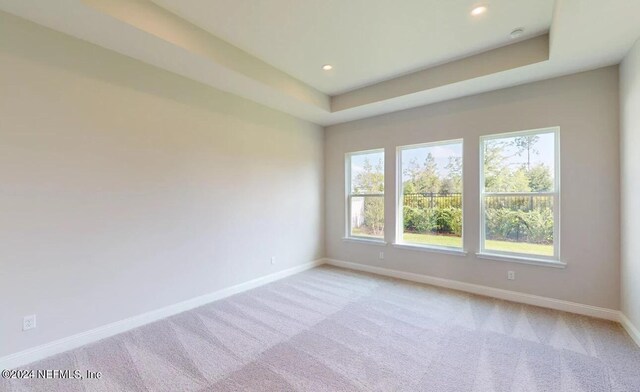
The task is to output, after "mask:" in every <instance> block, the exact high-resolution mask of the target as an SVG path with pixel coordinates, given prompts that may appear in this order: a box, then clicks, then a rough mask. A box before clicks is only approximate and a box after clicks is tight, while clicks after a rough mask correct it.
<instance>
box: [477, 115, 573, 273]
mask: <svg viewBox="0 0 640 392" xmlns="http://www.w3.org/2000/svg"><path fill="white" fill-rule="evenodd" d="M545 133H553V134H554V138H555V141H554V143H555V144H554V176H553V181H554V188H553V189H554V191H553V192H488V193H486V192H485V191H484V186H485V180H484V142H485V141H486V140H492V139H502V138H507V137H515V136H526V135H539V134H545ZM479 166H480V251H479V252H477V253H476V255H477V256H478V258H483V259H491V260H499V261H512V262H519V263H526V264H536V265H549V266H553V267H559V268H564V267H565V266H566V263H563V262H562V261H560V216H561V215H560V195H561V190H560V127H549V128H540V129H531V130H526V131H517V132H507V133H499V134H492V135H485V136H481V137H480V165H479ZM503 194H504V195H527V196H529V195H536V196H545V195H546V196H553V256H544V255H536V254H531V253H519V252H504V251H497V250H491V249H489V250H488V249H485V234H486V214H485V196H490V195H494V196H495V195H503Z"/></svg>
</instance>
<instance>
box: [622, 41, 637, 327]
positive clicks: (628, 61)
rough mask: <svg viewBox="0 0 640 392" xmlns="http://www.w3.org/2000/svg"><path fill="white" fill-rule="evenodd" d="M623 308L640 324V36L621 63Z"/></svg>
mask: <svg viewBox="0 0 640 392" xmlns="http://www.w3.org/2000/svg"><path fill="white" fill-rule="evenodd" d="M620 95H621V100H620V108H621V118H622V120H621V124H620V125H621V126H620V129H621V140H620V143H621V144H620V146H621V185H622V188H621V196H622V214H621V216H622V230H621V233H622V271H621V273H622V275H621V276H622V296H621V302H622V312H623V313H624V314H625V315H626V316H627V317H628V318H629V320H631V322H632V323H633V324H634V325H635V326H636V328H640V241H638V239H640V155H639V153H638V146H640V40H638V41H637V42H636V44H635V46H634V47H633V48H632V49H631V51H630V52H629V54H628V55H627V57H626V58H625V59H624V61H623V62H622V65H621V67H620Z"/></svg>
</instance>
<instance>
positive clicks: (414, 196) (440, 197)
mask: <svg viewBox="0 0 640 392" xmlns="http://www.w3.org/2000/svg"><path fill="white" fill-rule="evenodd" d="M403 196H404V197H403V205H404V206H405V207H411V208H422V209H433V208H449V207H453V208H462V193H405V194H404V195H403Z"/></svg>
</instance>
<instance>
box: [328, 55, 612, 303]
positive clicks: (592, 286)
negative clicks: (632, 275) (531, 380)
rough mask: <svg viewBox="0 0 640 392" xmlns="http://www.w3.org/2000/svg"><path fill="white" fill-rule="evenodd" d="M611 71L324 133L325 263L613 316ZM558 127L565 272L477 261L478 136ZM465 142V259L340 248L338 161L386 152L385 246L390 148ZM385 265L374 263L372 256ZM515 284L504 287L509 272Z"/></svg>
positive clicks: (390, 208) (389, 237) (390, 231)
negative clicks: (414, 276) (583, 306)
mask: <svg viewBox="0 0 640 392" xmlns="http://www.w3.org/2000/svg"><path fill="white" fill-rule="evenodd" d="M618 100H619V94H618V68H617V67H616V66H614V67H608V68H603V69H599V70H595V71H591V72H586V73H581V74H576V75H571V76H566V77H562V78H558V79H553V80H547V81H543V82H537V83H533V84H528V85H523V86H519V87H513V88H509V89H505V90H499V91H494V92H490V93H486V94H481V95H477V96H472V97H467V98H462V99H457V100H454V101H449V102H443V103H439V104H434V105H430V106H426V107H422V108H417V109H411V110H407V111H403V112H397V113H393V114H388V115H384V116H380V117H375V118H369V119H365V120H360V121H355V122H351V123H345V124H341V125H335V126H331V127H328V128H327V129H326V131H325V132H326V133H325V186H326V226H327V234H326V244H327V257H329V258H333V259H338V260H344V261H351V262H356V263H362V264H368V265H375V266H381V267H384V268H391V269H397V270H402V271H408V272H414V273H420V274H426V275H431V276H436V277H442V278H447V279H454V280H459V281H463V282H469V283H474V284H479V285H486V286H490V287H496V288H502V289H508V290H515V291H519V292H524V293H530V294H536V295H541V296H546V297H552V298H557V299H562V300H567V301H573V302H578V303H584V304H589V305H594V306H600V307H606V308H611V309H619V305H620V304H619V302H620V301H619V297H620V289H619V288H620V284H619V283H620V246H619V245H620V238H619V232H620V227H619V223H620V217H619V196H620V192H619V132H618V125H619V105H618ZM551 126H559V127H560V128H561V131H560V133H561V146H562V147H561V182H562V196H561V197H562V202H561V225H562V227H561V237H562V248H561V252H562V261H564V262H566V263H567V267H566V269H556V268H550V267H541V266H533V265H524V264H517V263H511V262H504V261H492V260H484V259H478V258H477V257H476V256H475V252H476V251H477V250H478V244H479V229H478V215H479V211H478V210H479V207H478V206H479V201H478V197H479V191H478V172H479V151H478V150H479V146H478V143H479V141H478V139H479V137H480V136H481V135H486V134H494V133H500V132H510V131H519V130H527V129H536V128H543V127H551ZM456 138H464V157H465V162H464V198H465V200H464V224H465V228H464V233H465V242H466V249H467V251H468V252H469V253H468V255H467V256H457V255H448V254H441V253H426V252H420V251H413V250H405V249H398V248H394V247H393V246H391V245H388V246H386V247H385V248H381V247H379V246H373V245H369V244H359V243H352V242H345V241H343V240H342V237H343V236H344V234H345V233H344V226H345V225H344V216H345V200H344V199H345V197H344V195H345V189H344V186H345V185H344V184H345V181H344V154H345V153H347V152H350V151H358V150H366V149H374V148H381V147H384V148H385V149H386V159H385V166H386V167H385V171H386V172H385V173H386V178H385V187H386V189H387V198H386V203H385V210H386V211H385V219H386V222H387V225H386V228H385V237H386V241H387V242H389V243H392V242H393V240H394V238H393V236H394V225H393V222H395V219H394V205H395V191H394V184H395V148H396V146H402V145H408V144H415V143H424V142H433V141H439V140H448V139H456ZM381 250H383V251H384V252H385V257H384V260H379V259H378V253H379V251H381ZM508 270H513V271H516V277H517V279H516V280H515V281H508V280H507V279H506V277H507V271H508Z"/></svg>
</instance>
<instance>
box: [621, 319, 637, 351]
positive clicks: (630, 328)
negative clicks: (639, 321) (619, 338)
mask: <svg viewBox="0 0 640 392" xmlns="http://www.w3.org/2000/svg"><path fill="white" fill-rule="evenodd" d="M620 324H622V326H623V327H624V329H625V330H626V331H627V333H628V334H629V336H631V339H633V341H634V342H636V344H637V345H638V347H640V329H638V328H637V327H636V326H635V325H633V323H632V322H631V320H629V318H628V317H627V316H626V315H625V314H624V313H622V312H620Z"/></svg>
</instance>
